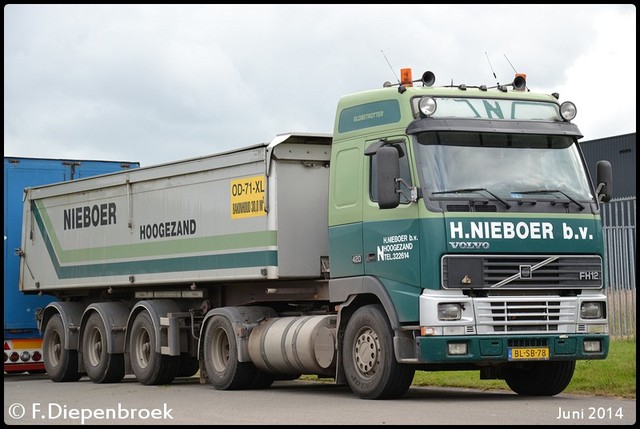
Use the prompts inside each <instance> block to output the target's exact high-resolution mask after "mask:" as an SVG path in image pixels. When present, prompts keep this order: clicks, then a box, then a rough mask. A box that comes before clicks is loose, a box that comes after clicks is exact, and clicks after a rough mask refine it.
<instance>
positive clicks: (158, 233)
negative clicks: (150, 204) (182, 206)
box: [140, 219, 196, 240]
mask: <svg viewBox="0 0 640 429" xmlns="http://www.w3.org/2000/svg"><path fill="white" fill-rule="evenodd" d="M195 233H196V221H195V220H194V219H185V220H170V221H167V222H161V223H153V224H148V225H141V226H140V240H150V239H152V238H168V237H180V236H183V235H193V234H195Z"/></svg>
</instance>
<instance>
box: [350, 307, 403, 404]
mask: <svg viewBox="0 0 640 429" xmlns="http://www.w3.org/2000/svg"><path fill="white" fill-rule="evenodd" d="M342 350H343V353H342V356H343V359H342V364H343V368H344V372H345V375H346V378H347V383H348V384H349V387H350V388H351V390H352V391H353V392H354V393H355V394H357V395H358V396H359V397H360V398H363V399H396V398H400V397H402V396H404V394H405V393H407V390H409V387H410V386H411V383H412V381H413V376H414V374H415V367H413V366H411V365H407V364H400V363H398V362H397V361H396V359H395V354H394V352H393V330H392V329H391V325H390V323H389V321H388V319H387V316H386V313H385V311H384V309H383V308H382V306H381V305H379V304H375V305H366V306H363V307H361V308H359V309H358V310H356V311H355V313H353V316H351V318H350V319H349V322H348V323H347V326H346V329H345V332H344V342H343V346H342Z"/></svg>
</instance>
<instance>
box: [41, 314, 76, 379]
mask: <svg viewBox="0 0 640 429" xmlns="http://www.w3.org/2000/svg"><path fill="white" fill-rule="evenodd" d="M65 336H66V332H65V330H64V324H63V323H62V317H60V315H59V314H54V315H53V316H52V317H51V319H50V320H49V323H47V327H46V328H45V330H44V336H43V339H42V354H43V358H44V367H45V370H46V371H47V374H48V375H49V378H50V379H51V380H53V381H55V382H66V381H78V380H80V377H82V374H81V373H80V372H78V351H77V350H67V349H65V348H64V342H65Z"/></svg>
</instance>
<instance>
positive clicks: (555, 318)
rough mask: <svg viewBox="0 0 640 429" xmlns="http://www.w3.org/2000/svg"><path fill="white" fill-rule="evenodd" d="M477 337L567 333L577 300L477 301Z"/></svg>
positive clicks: (489, 299) (523, 298)
mask: <svg viewBox="0 0 640 429" xmlns="http://www.w3.org/2000/svg"><path fill="white" fill-rule="evenodd" d="M474 302H475V304H474V305H475V311H476V316H477V322H478V334H504V333H522V334H531V333H549V332H553V333H568V332H573V331H574V330H575V320H576V319H577V300H576V299H575V298H560V297H556V296H554V297H538V298H531V297H511V298H509V301H505V300H504V298H500V297H490V298H476V299H475V300H474Z"/></svg>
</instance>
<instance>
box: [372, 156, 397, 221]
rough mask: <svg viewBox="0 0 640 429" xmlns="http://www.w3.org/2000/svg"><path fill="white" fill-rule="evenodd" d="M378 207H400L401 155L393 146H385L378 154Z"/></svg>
mask: <svg viewBox="0 0 640 429" xmlns="http://www.w3.org/2000/svg"><path fill="white" fill-rule="evenodd" d="M376 169H377V171H378V174H377V186H378V206H379V207H380V208H381V209H393V208H396V207H398V205H400V192H399V191H400V182H398V180H397V179H398V178H399V177H400V155H399V154H398V149H396V148H394V147H393V146H383V147H381V148H379V149H378V151H377V152H376Z"/></svg>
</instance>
